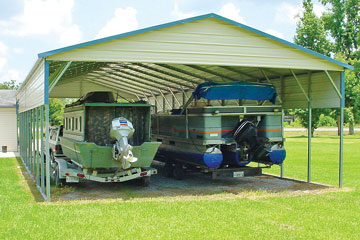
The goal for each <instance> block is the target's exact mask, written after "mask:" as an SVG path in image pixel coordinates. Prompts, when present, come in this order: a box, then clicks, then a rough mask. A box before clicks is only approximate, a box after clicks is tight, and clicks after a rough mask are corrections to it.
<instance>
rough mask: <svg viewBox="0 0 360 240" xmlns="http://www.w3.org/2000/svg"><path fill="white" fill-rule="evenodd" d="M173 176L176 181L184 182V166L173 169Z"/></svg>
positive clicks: (176, 166) (178, 165) (177, 165)
mask: <svg viewBox="0 0 360 240" xmlns="http://www.w3.org/2000/svg"><path fill="white" fill-rule="evenodd" d="M173 176H174V178H175V179H176V180H182V179H184V177H185V171H184V168H183V165H181V164H176V165H175V167H174V169H173Z"/></svg>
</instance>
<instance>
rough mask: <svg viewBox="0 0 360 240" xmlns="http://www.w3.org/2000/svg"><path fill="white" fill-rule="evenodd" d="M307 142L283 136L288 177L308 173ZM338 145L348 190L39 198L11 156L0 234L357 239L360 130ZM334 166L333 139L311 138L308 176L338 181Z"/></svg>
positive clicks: (1, 194) (4, 169) (1, 191)
mask: <svg viewBox="0 0 360 240" xmlns="http://www.w3.org/2000/svg"><path fill="white" fill-rule="evenodd" d="M306 141H307V139H306V138H305V137H302V136H293V137H289V138H287V141H286V148H287V150H288V156H287V160H286V166H285V175H286V176H288V177H296V178H301V179H306V161H307V160H306V156H307V142H306ZM344 147H345V159H344V186H345V187H349V188H352V190H351V191H339V192H333V193H324V194H308V195H294V196H291V195H289V196H277V194H273V195H271V196H270V197H269V194H268V193H266V192H257V193H256V196H257V197H251V198H246V197H245V198H236V197H235V196H234V198H230V199H229V198H227V199H226V200H211V201H210V200H201V201H196V200H194V201H181V200H178V201H168V200H167V199H166V198H160V199H153V200H151V201H141V200H138V201H132V200H130V201H121V200H111V199H110V200H100V201H94V202H81V201H69V202H54V203H46V202H38V201H35V199H34V196H33V194H31V192H30V190H29V187H28V185H27V183H26V181H25V180H24V177H23V176H22V175H21V174H20V170H19V169H18V168H17V166H18V163H17V161H16V159H0V239H85V238H89V239H90V238H91V239H359V236H360V233H359V230H360V137H359V136H346V137H345V144H344ZM337 171H338V139H337V138H336V137H333V136H320V137H316V138H314V139H313V166H312V173H313V178H312V180H313V181H317V182H322V183H328V184H337ZM270 172H271V173H278V172H279V169H278V168H274V169H272V170H270ZM229 194H230V193H229ZM266 194H267V195H266ZM253 195H254V194H253ZM262 195H263V196H262ZM265 195H266V196H265Z"/></svg>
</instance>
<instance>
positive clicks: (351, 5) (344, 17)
mask: <svg viewBox="0 0 360 240" xmlns="http://www.w3.org/2000/svg"><path fill="white" fill-rule="evenodd" d="M321 3H322V4H323V5H324V6H327V9H328V10H327V12H325V13H324V14H323V16H322V19H323V21H324V26H325V29H326V30H327V31H328V32H329V33H330V36H331V37H332V38H333V39H334V42H335V44H334V52H335V53H342V54H344V55H345V58H346V60H349V59H354V58H359V57H360V56H359V51H360V49H359V47H360V2H359V1H358V0H321Z"/></svg>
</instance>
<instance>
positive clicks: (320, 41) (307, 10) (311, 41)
mask: <svg viewBox="0 0 360 240" xmlns="http://www.w3.org/2000/svg"><path fill="white" fill-rule="evenodd" d="M303 8H304V12H303V14H302V16H301V17H300V20H299V21H298V23H297V27H296V35H295V37H294V42H295V43H296V44H298V45H300V46H303V47H306V48H308V49H311V50H313V51H315V52H318V53H321V54H324V55H327V56H329V55H330V51H331V47H332V46H331V43H330V41H329V40H328V39H327V38H326V31H325V28H324V23H323V21H322V20H321V19H320V18H319V17H317V16H316V14H315V13H314V11H313V4H312V2H311V0H303Z"/></svg>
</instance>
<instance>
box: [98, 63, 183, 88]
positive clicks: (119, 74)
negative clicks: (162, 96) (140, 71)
mask: <svg viewBox="0 0 360 240" xmlns="http://www.w3.org/2000/svg"><path fill="white" fill-rule="evenodd" d="M104 70H105V71H106V73H108V74H111V75H114V76H117V77H122V78H126V79H128V80H130V81H135V82H136V83H140V84H143V85H145V86H151V87H152V88H155V89H163V90H166V89H167V88H168V87H169V85H167V84H163V83H161V82H157V81H149V80H144V79H143V78H141V77H139V76H137V75H136V74H128V73H126V72H123V71H120V70H118V69H117V70H113V69H105V68H104ZM149 82H151V83H149ZM159 85H161V86H163V87H161V86H159ZM175 89H176V88H175Z"/></svg>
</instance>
